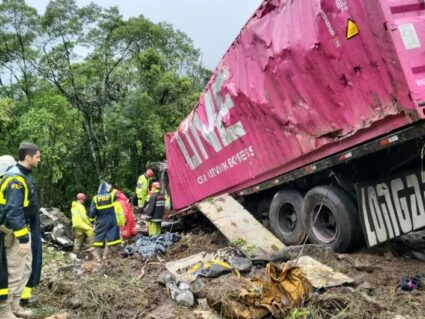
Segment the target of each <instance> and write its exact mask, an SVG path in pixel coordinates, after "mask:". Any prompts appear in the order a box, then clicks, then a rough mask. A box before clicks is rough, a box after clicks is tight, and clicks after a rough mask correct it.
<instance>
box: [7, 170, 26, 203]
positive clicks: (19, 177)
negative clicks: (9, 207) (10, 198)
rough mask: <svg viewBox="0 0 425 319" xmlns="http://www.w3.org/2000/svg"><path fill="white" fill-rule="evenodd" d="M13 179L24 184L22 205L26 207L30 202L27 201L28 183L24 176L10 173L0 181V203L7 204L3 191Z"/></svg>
mask: <svg viewBox="0 0 425 319" xmlns="http://www.w3.org/2000/svg"><path fill="white" fill-rule="evenodd" d="M13 180H15V181H18V182H20V183H21V184H22V185H23V186H24V203H23V206H24V207H28V206H29V204H30V201H29V190H28V184H27V181H26V179H25V177H23V176H20V175H12V176H5V177H4V178H3V179H2V181H1V183H0V205H6V204H7V198H6V197H5V191H6V188H7V187H8V186H9V184H10V182H12V181H13Z"/></svg>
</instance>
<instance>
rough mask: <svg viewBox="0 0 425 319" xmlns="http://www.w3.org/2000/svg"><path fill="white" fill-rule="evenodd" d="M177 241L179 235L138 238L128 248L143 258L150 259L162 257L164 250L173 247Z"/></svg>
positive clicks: (167, 234)
mask: <svg viewBox="0 0 425 319" xmlns="http://www.w3.org/2000/svg"><path fill="white" fill-rule="evenodd" d="M179 240H180V235H179V234H178V233H165V234H162V235H159V236H154V237H147V236H140V238H139V239H137V240H136V242H135V243H134V244H133V245H131V246H130V247H131V248H132V250H133V251H135V252H137V253H139V254H140V255H142V256H143V257H151V256H155V255H164V254H165V250H166V248H168V247H170V246H172V245H174V244H175V243H176V242H178V241H179Z"/></svg>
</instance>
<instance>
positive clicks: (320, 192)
mask: <svg viewBox="0 0 425 319" xmlns="http://www.w3.org/2000/svg"><path fill="white" fill-rule="evenodd" d="M322 203H323V206H322V210H321V211H320V214H319V215H318V216H317V217H316V215H317V211H318V209H319V208H320V206H321V204H322ZM302 216H303V220H304V225H305V229H306V230H307V232H309V240H310V241H311V242H312V243H316V244H322V245H325V246H329V247H330V248H331V249H332V250H334V251H336V252H348V251H351V250H353V249H355V248H358V247H360V246H361V245H363V242H364V239H363V233H362V228H361V225H360V219H359V215H358V213H357V207H356V205H355V204H354V202H353V200H352V199H351V197H350V196H349V195H348V194H347V193H346V192H345V191H344V190H343V189H342V188H340V187H338V186H333V185H331V186H327V185H325V186H317V187H314V188H313V189H311V190H310V191H308V192H307V194H305V196H304V201H303V204H302ZM315 219H316V221H315V225H314V227H313V221H314V220H315ZM329 221H331V222H329ZM326 224H328V225H326Z"/></svg>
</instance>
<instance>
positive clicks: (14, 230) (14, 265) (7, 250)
mask: <svg viewBox="0 0 425 319" xmlns="http://www.w3.org/2000/svg"><path fill="white" fill-rule="evenodd" d="M18 160H19V162H18V164H16V165H12V166H10V165H9V167H5V165H1V168H2V170H3V171H2V172H1V173H0V174H2V175H3V177H2V180H1V186H0V225H1V231H0V318H2V319H16V318H18V317H28V316H31V315H32V311H30V310H25V309H24V308H22V307H21V305H20V299H21V295H22V293H23V291H24V290H26V295H31V290H32V288H33V287H35V286H36V285H38V284H39V282H40V275H41V263H42V260H41V259H42V250H41V248H42V247H41V230H40V215H39V214H40V212H39V207H38V197H37V193H36V190H35V186H34V183H33V180H32V177H31V171H32V169H33V168H35V167H37V166H38V163H39V162H40V149H39V148H38V146H37V145H35V144H32V143H22V144H20V145H19V149H18ZM0 162H1V161H0ZM9 164H13V163H12V162H10V163H9ZM17 316H18V317H17Z"/></svg>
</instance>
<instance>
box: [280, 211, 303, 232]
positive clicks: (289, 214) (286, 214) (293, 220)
mask: <svg viewBox="0 0 425 319" xmlns="http://www.w3.org/2000/svg"><path fill="white" fill-rule="evenodd" d="M297 220H298V218H297V212H296V211H295V208H294V206H293V205H291V204H289V203H285V204H283V205H282V206H280V208H279V215H278V219H277V222H278V224H279V228H280V229H281V230H282V232H283V233H285V234H290V233H292V232H293V231H294V230H295V227H296V226H297Z"/></svg>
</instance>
